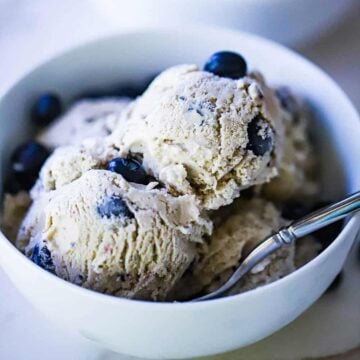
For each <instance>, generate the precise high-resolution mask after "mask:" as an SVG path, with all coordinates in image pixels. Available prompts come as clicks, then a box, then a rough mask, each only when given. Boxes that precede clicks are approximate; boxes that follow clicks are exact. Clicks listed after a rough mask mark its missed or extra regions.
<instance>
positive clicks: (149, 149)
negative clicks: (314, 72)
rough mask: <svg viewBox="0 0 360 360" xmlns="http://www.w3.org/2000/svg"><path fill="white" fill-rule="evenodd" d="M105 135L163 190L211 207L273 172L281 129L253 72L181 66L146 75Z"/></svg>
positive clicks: (275, 104)
mask: <svg viewBox="0 0 360 360" xmlns="http://www.w3.org/2000/svg"><path fill="white" fill-rule="evenodd" d="M110 138H111V139H112V141H113V143H114V144H116V145H117V146H118V147H119V148H120V149H121V151H122V153H123V154H124V155H127V154H129V153H131V154H137V156H139V157H141V158H142V159H143V165H144V167H145V168H146V169H147V170H148V172H149V173H151V174H152V175H153V176H155V178H157V179H159V180H160V181H161V182H162V183H164V184H165V185H166V186H167V187H168V189H170V191H172V192H174V193H177V194H195V195H196V196H197V198H198V199H199V200H200V202H201V204H202V207H203V208H205V209H217V208H219V207H220V206H223V205H226V204H229V203H231V202H232V201H233V199H234V198H236V197H237V196H239V193H240V191H241V189H244V188H247V187H249V186H252V185H255V184H262V183H264V182H266V181H268V180H270V179H271V178H272V177H274V176H275V175H276V174H277V167H278V163H279V161H280V159H281V149H282V138H283V128H282V124H281V121H280V110H279V105H278V101H277V99H276V98H275V96H274V94H273V92H272V90H270V89H269V88H268V87H267V86H266V84H265V82H264V80H263V78H262V77H261V76H260V75H259V74H251V75H249V76H247V77H244V78H242V79H239V80H232V79H228V78H222V77H218V76H216V75H213V74H211V73H209V72H205V71H200V70H199V69H198V68H197V67H196V66H194V65H182V66H177V67H173V68H170V69H169V70H166V71H165V72H163V73H162V74H161V75H160V76H158V77H157V78H156V79H155V80H154V82H153V83H152V84H151V85H150V87H149V88H148V90H147V91H146V92H145V93H144V94H143V96H141V97H140V98H139V99H138V100H137V101H136V102H135V103H134V104H132V105H131V106H130V107H129V108H128V109H127V111H125V113H123V119H122V121H121V126H119V127H118V128H117V129H115V130H114V132H113V134H112V135H111V136H110Z"/></svg>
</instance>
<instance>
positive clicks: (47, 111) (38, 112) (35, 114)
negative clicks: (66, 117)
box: [31, 93, 62, 126]
mask: <svg viewBox="0 0 360 360" xmlns="http://www.w3.org/2000/svg"><path fill="white" fill-rule="evenodd" d="M61 111H62V105H61V101H60V98H59V97H58V96H57V95H56V94H53V93H48V94H44V95H42V96H40V97H39V99H38V100H37V101H36V103H35V104H34V105H33V107H32V110H31V118H32V120H33V122H34V123H35V124H37V125H40V126H44V125H48V124H50V123H51V122H52V121H53V120H55V119H56V118H57V117H58V116H59V115H60V114H61Z"/></svg>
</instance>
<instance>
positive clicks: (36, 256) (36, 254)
mask: <svg viewBox="0 0 360 360" xmlns="http://www.w3.org/2000/svg"><path fill="white" fill-rule="evenodd" d="M31 260H32V261H33V262H34V263H35V264H36V265H39V266H40V267H42V268H43V269H45V270H47V271H49V272H51V273H55V266H54V263H53V260H52V258H51V253H50V251H49V249H48V248H47V247H46V246H42V247H40V245H39V244H36V245H35V247H34V249H33V252H32V255H31Z"/></svg>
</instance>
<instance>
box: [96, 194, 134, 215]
mask: <svg viewBox="0 0 360 360" xmlns="http://www.w3.org/2000/svg"><path fill="white" fill-rule="evenodd" d="M97 212H98V214H99V215H100V216H101V217H106V218H108V219H109V218H111V217H112V216H115V217H121V218H124V219H133V218H134V214H133V213H132V212H131V211H130V209H129V208H128V206H127V205H126V203H125V201H124V200H123V199H122V198H121V197H120V196H112V197H110V198H106V199H105V200H104V201H103V202H102V203H101V204H99V205H98V206H97Z"/></svg>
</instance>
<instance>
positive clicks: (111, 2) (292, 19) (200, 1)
mask: <svg viewBox="0 0 360 360" xmlns="http://www.w3.org/2000/svg"><path fill="white" fill-rule="evenodd" d="M355 2H356V1H355V0H341V1H339V0H290V1H289V0H223V1H221V6H219V0H182V1H169V0H138V1H126V2H125V1H117V0H102V1H101V2H100V1H97V0H92V3H93V6H94V7H96V10H97V12H98V13H99V14H100V15H101V16H102V17H103V18H104V19H106V20H107V22H108V23H109V24H111V26H112V27H114V28H117V27H120V26H121V27H133V26H134V25H135V26H137V25H139V24H141V25H142V26H154V25H155V26H159V25H163V26H169V25H170V26H175V25H176V26H181V27H184V26H188V25H189V24H194V23H195V24H206V25H216V26H224V27H227V28H232V29H237V30H241V31H249V32H252V33H255V34H257V35H261V36H265V37H267V38H269V39H273V40H275V41H279V42H281V43H283V44H287V45H300V44H304V43H306V42H309V41H312V40H314V39H316V38H318V37H319V36H320V35H321V34H322V33H324V32H326V31H327V30H328V29H330V28H331V27H332V26H334V25H336V23H337V22H339V21H341V20H342V19H343V18H344V17H345V16H346V15H347V14H348V13H349V12H350V11H351V8H352V6H355Z"/></svg>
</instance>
